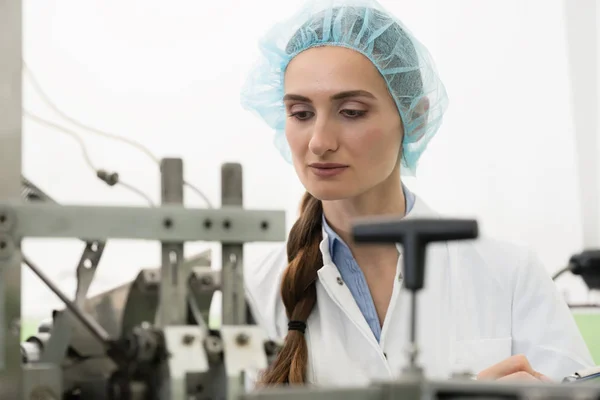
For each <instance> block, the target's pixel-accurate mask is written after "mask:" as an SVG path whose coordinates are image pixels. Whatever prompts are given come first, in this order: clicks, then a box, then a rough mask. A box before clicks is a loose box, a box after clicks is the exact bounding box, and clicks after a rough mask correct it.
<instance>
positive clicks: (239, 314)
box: [221, 164, 247, 325]
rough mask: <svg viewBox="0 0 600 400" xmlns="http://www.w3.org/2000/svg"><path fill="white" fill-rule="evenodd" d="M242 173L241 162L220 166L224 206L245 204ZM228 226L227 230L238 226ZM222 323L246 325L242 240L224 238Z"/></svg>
mask: <svg viewBox="0 0 600 400" xmlns="http://www.w3.org/2000/svg"><path fill="white" fill-rule="evenodd" d="M243 192H244V191H243V176H242V166H241V165H240V164H224V165H223V166H222V168H221V205H222V206H233V207H238V208H239V209H242V207H243V204H244V196H243ZM239 228H240V227H239V226H227V229H239ZM221 257H222V269H221V285H222V288H223V289H222V291H223V294H222V305H223V306H222V323H223V324H224V325H244V324H246V316H247V313H246V298H245V297H244V271H243V268H242V266H243V261H244V246H243V244H242V243H239V242H238V243H236V242H229V241H223V242H222V244H221Z"/></svg>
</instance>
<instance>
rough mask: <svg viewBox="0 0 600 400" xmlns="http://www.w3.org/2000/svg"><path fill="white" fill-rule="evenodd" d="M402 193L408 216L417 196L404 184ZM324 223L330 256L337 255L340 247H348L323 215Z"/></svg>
mask: <svg viewBox="0 0 600 400" xmlns="http://www.w3.org/2000/svg"><path fill="white" fill-rule="evenodd" d="M402 191H403V192H404V201H405V210H406V214H408V213H410V212H411V210H412V209H413V206H414V205H415V195H414V193H413V192H411V191H410V190H409V189H408V188H407V187H406V186H405V185H404V183H402ZM322 223H323V229H324V230H325V233H326V234H327V237H328V241H329V243H328V244H329V254H331V255H333V254H335V253H334V250H335V248H336V247H337V246H339V245H343V246H346V247H347V245H346V243H345V242H344V240H343V239H342V238H341V237H340V236H339V235H338V234H337V233H336V232H335V231H334V230H333V229H332V228H331V226H330V225H329V224H328V223H327V220H326V219H325V214H323V216H322Z"/></svg>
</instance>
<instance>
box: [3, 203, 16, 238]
mask: <svg viewBox="0 0 600 400" xmlns="http://www.w3.org/2000/svg"><path fill="white" fill-rule="evenodd" d="M14 221H15V218H14V213H13V212H12V210H11V209H9V208H6V207H0V232H9V231H10V230H11V229H12V228H13V225H14Z"/></svg>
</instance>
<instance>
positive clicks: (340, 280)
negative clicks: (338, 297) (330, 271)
mask: <svg viewBox="0 0 600 400" xmlns="http://www.w3.org/2000/svg"><path fill="white" fill-rule="evenodd" d="M337 283H338V285H343V284H344V281H343V280H342V277H340V276H338V277H337Z"/></svg>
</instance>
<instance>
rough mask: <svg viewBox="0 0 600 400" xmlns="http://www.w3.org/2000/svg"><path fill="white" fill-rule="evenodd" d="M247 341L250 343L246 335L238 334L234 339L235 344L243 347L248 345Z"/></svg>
mask: <svg viewBox="0 0 600 400" xmlns="http://www.w3.org/2000/svg"><path fill="white" fill-rule="evenodd" d="M249 341H250V337H249V336H248V335H246V334H245V333H240V334H239V335H237V336H236V338H235V342H236V343H237V344H238V346H245V345H247V344H248V342H249Z"/></svg>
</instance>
